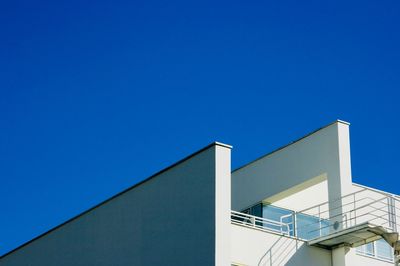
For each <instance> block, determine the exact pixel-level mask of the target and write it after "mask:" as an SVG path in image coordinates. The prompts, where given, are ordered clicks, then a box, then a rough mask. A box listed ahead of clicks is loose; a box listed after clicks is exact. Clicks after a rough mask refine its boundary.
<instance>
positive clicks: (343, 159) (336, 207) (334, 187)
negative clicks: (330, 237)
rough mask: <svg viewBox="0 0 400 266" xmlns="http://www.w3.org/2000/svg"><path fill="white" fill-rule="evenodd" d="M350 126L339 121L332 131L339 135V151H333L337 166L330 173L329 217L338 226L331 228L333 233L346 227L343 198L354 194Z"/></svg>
mask: <svg viewBox="0 0 400 266" xmlns="http://www.w3.org/2000/svg"><path fill="white" fill-rule="evenodd" d="M349 125H350V124H349V123H347V122H343V121H337V122H336V123H335V124H332V129H331V130H335V131H336V134H337V139H336V140H335V141H337V146H336V147H337V150H333V151H331V152H332V153H336V154H337V161H336V164H337V165H334V166H333V167H332V170H331V171H330V172H329V173H328V190H329V209H330V211H329V215H330V217H331V222H332V223H335V222H336V226H335V227H334V228H331V230H332V231H336V230H340V229H342V228H343V227H345V226H346V218H345V217H344V216H342V213H343V212H344V209H343V207H342V205H343V203H344V202H343V199H342V197H343V196H345V195H348V194H350V193H351V192H352V177H351V160H350V134H349Z"/></svg>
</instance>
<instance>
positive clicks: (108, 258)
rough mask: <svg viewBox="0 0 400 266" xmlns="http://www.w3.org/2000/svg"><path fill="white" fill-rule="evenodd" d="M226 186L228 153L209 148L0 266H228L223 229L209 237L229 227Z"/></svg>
mask: <svg viewBox="0 0 400 266" xmlns="http://www.w3.org/2000/svg"><path fill="white" fill-rule="evenodd" d="M229 179H230V148H229V147H227V146H224V145H219V144H213V145H210V146H209V147H207V148H206V149H204V150H202V151H201V152H199V153H197V154H195V155H194V156H192V157H190V158H188V159H186V160H184V161H182V162H180V163H178V164H177V165H175V166H173V167H171V168H169V169H167V170H166V171H164V172H161V173H160V174H158V175H156V176H155V177H153V178H151V179H149V180H147V181H145V182H144V183H142V184H140V185H138V186H136V187H134V188H132V189H130V190H128V191H126V192H125V193H123V194H120V195H119V196H117V197H115V198H113V199H112V200H110V201H108V202H106V203H104V204H102V205H100V206H98V207H97V208H94V209H93V210H91V211H89V212H87V213H86V214H84V215H82V216H80V217H78V218H76V219H74V220H72V221H70V222H68V223H66V224H64V225H63V226H61V227H59V228H57V229H55V230H53V231H51V232H50V233H48V234H45V235H43V236H42V237H40V238H38V239H36V240H34V241H32V242H31V243H29V244H27V245H25V246H23V247H21V248H19V249H17V250H15V251H14V252H11V253H9V254H7V255H6V256H4V257H2V258H1V259H0V265H1V266H14V265H15V266H17V265H18V266H23V265H32V266H36V265H37V266H46V265H52V266H53V265H54V266H55V265H57V266H63V265H65V266H67V265H68V266H70V265H75V266H79V265H85V266H88V265H97V266H99V265H146V266H148V265H182V266H186V265H215V264H218V265H229V264H230V261H229V259H230V258H229V245H225V246H228V248H226V247H221V245H222V241H221V238H222V237H224V235H226V230H225V231H224V230H223V229H218V230H216V227H224V226H226V227H228V228H229V223H230V220H229V219H230V216H229V209H230V194H229V193H224V191H223V189H221V187H225V189H227V190H228V191H229V190H230V186H229V185H230V183H229V182H230V180H229ZM217 181H218V182H217ZM228 181H229V182H228ZM217 186H218V188H217ZM227 202H228V203H229V204H227ZM216 210H219V211H220V212H222V213H223V215H219V216H218V217H216ZM216 225H218V226H216ZM228 230H229V229H228ZM228 243H229V242H228ZM216 250H218V254H216Z"/></svg>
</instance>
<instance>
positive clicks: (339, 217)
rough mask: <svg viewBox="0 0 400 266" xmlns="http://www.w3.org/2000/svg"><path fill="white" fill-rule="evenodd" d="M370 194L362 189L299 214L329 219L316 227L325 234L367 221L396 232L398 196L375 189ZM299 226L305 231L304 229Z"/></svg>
mask: <svg viewBox="0 0 400 266" xmlns="http://www.w3.org/2000/svg"><path fill="white" fill-rule="evenodd" d="M372 194H374V197H372V196H371V191H370V190H368V189H362V190H360V191H357V192H354V193H351V194H348V195H345V196H343V197H342V198H339V199H336V200H334V201H331V202H324V203H321V204H318V205H316V206H313V207H310V208H307V209H305V210H302V211H300V212H298V213H302V214H306V215H310V216H314V217H318V220H319V221H321V220H325V221H329V223H328V224H327V225H324V226H320V227H319V230H320V231H324V232H325V235H327V234H329V233H332V232H335V231H337V230H341V229H346V228H349V227H352V226H356V225H359V224H362V223H366V222H368V223H371V224H374V225H376V226H381V227H383V228H385V229H387V230H389V231H394V232H398V231H399V229H400V228H399V227H400V225H399V224H398V223H397V220H399V221H400V215H399V214H400V200H399V198H397V197H394V196H393V195H391V194H384V193H377V192H373V193H372ZM378 196H379V197H378ZM307 226H309V227H315V224H314V226H313V224H309V225H307ZM297 229H299V228H297ZM302 229H303V230H304V228H302ZM324 229H326V230H324ZM313 230H315V229H313ZM310 232H312V231H310Z"/></svg>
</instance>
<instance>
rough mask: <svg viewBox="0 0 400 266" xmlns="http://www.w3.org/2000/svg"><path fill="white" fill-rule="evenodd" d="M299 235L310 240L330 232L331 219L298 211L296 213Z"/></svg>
mask: <svg viewBox="0 0 400 266" xmlns="http://www.w3.org/2000/svg"><path fill="white" fill-rule="evenodd" d="M296 226H297V229H296V231H297V236H298V237H299V238H302V239H306V240H310V239H314V238H317V237H320V236H323V235H327V234H329V221H328V220H324V219H319V218H318V217H315V216H311V215H307V214H303V213H297V214H296Z"/></svg>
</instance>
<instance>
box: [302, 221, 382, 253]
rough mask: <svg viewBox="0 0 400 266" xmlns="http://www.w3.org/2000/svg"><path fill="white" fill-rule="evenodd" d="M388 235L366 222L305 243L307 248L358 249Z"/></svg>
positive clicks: (380, 227)
mask: <svg viewBox="0 0 400 266" xmlns="http://www.w3.org/2000/svg"><path fill="white" fill-rule="evenodd" d="M388 233H390V231H389V230H388V229H386V228H384V227H382V226H376V225H374V224H371V223H368V222H366V223H362V224H359V225H356V226H352V227H349V228H346V229H343V230H340V231H338V232H334V233H332V234H329V235H327V236H323V237H319V238H316V239H313V240H310V241H308V242H307V243H308V245H309V246H317V247H321V248H325V249H334V248H337V247H342V246H349V247H358V246H361V245H364V244H367V243H370V242H373V241H376V240H379V239H381V238H382V237H383V236H384V235H387V234H388Z"/></svg>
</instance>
